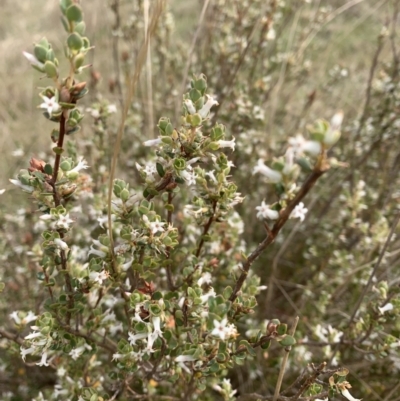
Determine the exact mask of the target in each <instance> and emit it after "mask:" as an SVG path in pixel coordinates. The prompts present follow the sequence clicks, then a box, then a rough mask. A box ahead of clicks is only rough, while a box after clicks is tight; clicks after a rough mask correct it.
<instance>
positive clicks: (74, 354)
mask: <svg viewBox="0 0 400 401" xmlns="http://www.w3.org/2000/svg"><path fill="white" fill-rule="evenodd" d="M91 349H92V347H91V346H90V345H89V344H84V345H81V346H80V347H76V348H73V349H72V350H71V351H70V353H69V354H68V355H70V356H71V357H72V359H73V360H74V361H76V360H77V359H78V358H79V357H80V356H81V355H82V354H83V353H84V352H85V350H89V351H90V350H91Z"/></svg>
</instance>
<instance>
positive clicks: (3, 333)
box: [0, 329, 24, 345]
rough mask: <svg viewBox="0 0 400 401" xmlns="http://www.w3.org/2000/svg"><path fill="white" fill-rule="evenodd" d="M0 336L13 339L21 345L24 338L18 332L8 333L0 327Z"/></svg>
mask: <svg viewBox="0 0 400 401" xmlns="http://www.w3.org/2000/svg"><path fill="white" fill-rule="evenodd" d="M0 336H1V337H4V338H7V339H8V340H11V341H14V342H15V343H17V344H19V345H22V344H23V343H24V340H23V339H22V338H21V337H20V336H19V333H15V334H13V333H10V332H9V331H7V330H4V329H0Z"/></svg>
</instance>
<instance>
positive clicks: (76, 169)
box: [67, 157, 89, 174]
mask: <svg viewBox="0 0 400 401" xmlns="http://www.w3.org/2000/svg"><path fill="white" fill-rule="evenodd" d="M88 167H89V165H88V164H87V162H86V160H85V159H84V158H83V157H81V159H80V160H79V162H78V164H77V165H76V166H75V167H74V168H73V169H72V170H69V171H68V173H67V174H70V173H78V172H79V171H81V170H85V169H87V168H88Z"/></svg>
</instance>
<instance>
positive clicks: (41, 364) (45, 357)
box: [36, 351, 49, 366]
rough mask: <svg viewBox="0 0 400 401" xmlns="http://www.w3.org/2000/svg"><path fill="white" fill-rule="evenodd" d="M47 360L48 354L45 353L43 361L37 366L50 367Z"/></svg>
mask: <svg viewBox="0 0 400 401" xmlns="http://www.w3.org/2000/svg"><path fill="white" fill-rule="evenodd" d="M47 358H48V355H47V352H46V351H45V352H43V354H42V359H41V360H40V362H38V363H37V364H36V365H38V366H49V364H48V362H47Z"/></svg>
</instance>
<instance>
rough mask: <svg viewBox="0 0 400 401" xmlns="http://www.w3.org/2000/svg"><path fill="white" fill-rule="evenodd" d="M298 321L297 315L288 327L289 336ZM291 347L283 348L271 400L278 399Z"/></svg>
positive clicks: (294, 329)
mask: <svg viewBox="0 0 400 401" xmlns="http://www.w3.org/2000/svg"><path fill="white" fill-rule="evenodd" d="M298 322H299V317H298V316H296V319H295V320H294V322H293V324H292V327H291V328H290V331H289V335H291V336H293V335H294V333H295V331H296V327H297V323H298ZM291 349H292V347H290V346H289V347H286V348H285V355H283V358H282V363H281V368H280V370H279V376H278V381H277V383H276V387H275V393H274V398H273V401H277V400H278V397H279V393H280V391H281V386H282V381H283V375H284V374H285V369H286V363H287V361H288V359H289V352H290V350H291Z"/></svg>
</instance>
